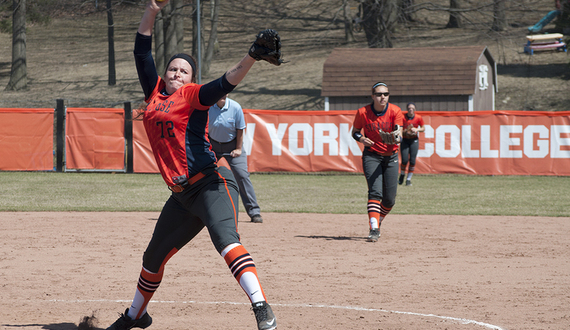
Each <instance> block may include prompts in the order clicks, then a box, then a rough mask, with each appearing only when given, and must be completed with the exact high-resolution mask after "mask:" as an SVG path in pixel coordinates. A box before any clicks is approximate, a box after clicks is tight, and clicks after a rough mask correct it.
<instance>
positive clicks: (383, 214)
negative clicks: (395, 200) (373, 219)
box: [380, 204, 392, 223]
mask: <svg viewBox="0 0 570 330" xmlns="http://www.w3.org/2000/svg"><path fill="white" fill-rule="evenodd" d="M391 210H392V208H391V207H389V208H388V207H386V206H384V205H382V204H380V223H382V220H384V218H385V217H386V216H387V215H388V213H390V211H391Z"/></svg>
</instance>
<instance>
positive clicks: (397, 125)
mask: <svg viewBox="0 0 570 330" xmlns="http://www.w3.org/2000/svg"><path fill="white" fill-rule="evenodd" d="M389 99H390V92H389V91H388V85H386V84H385V83H383V82H378V83H376V84H374V85H373V86H372V103H371V104H369V105H367V106H365V107H362V108H360V109H358V111H357V112H356V115H355V117H354V123H353V127H352V137H353V138H354V139H355V140H356V141H358V142H360V143H362V144H363V145H364V151H363V152H362V168H363V170H364V176H365V177H366V182H367V184H368V207H367V208H368V222H369V229H370V231H369V235H368V241H369V242H377V241H378V238H379V237H380V225H381V224H382V220H384V218H385V217H386V215H388V213H390V210H392V207H393V206H394V204H395V203H396V192H397V190H398V143H399V142H400V140H401V134H402V132H401V130H402V128H401V127H402V124H403V123H404V115H403V114H402V110H401V109H400V108H399V107H398V106H396V105H394V104H391V103H389V102H388V100H389ZM362 133H364V134H362Z"/></svg>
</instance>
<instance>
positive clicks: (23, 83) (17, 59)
mask: <svg viewBox="0 0 570 330" xmlns="http://www.w3.org/2000/svg"><path fill="white" fill-rule="evenodd" d="M12 8H13V14H12V21H13V23H12V69H11V72H10V81H9V82H8V85H7V86H6V90H20V89H24V88H26V87H27V86H28V73H27V72H28V71H27V66H26V0H13V1H12Z"/></svg>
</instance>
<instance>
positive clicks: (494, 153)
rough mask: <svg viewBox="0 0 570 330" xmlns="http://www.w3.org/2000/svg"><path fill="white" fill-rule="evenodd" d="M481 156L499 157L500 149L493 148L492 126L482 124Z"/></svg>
mask: <svg viewBox="0 0 570 330" xmlns="http://www.w3.org/2000/svg"><path fill="white" fill-rule="evenodd" d="M481 158H499V150H491V126H489V125H481Z"/></svg>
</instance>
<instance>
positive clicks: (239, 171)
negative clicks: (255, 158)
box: [208, 95, 263, 223]
mask: <svg viewBox="0 0 570 330" xmlns="http://www.w3.org/2000/svg"><path fill="white" fill-rule="evenodd" d="M208 112H209V114H210V123H209V126H208V131H209V134H210V135H209V136H210V142H211V143H212V150H214V152H215V153H216V157H217V158H218V159H221V158H222V157H223V158H225V159H226V160H227V161H228V163H229V164H230V168H231V169H232V173H233V174H234V177H235V178H236V181H237V183H238V186H239V195H240V197H241V200H242V202H243V206H244V208H245V211H246V212H247V215H249V218H250V219H251V222H256V223H261V222H263V218H262V217H261V215H260V213H261V209H260V208H259V204H257V197H256V196H255V190H253V184H252V183H251V180H250V178H249V172H248V171H247V153H246V152H245V150H243V133H244V129H245V119H244V117H243V109H242V108H241V105H240V104H239V103H237V102H236V101H234V100H232V99H230V98H228V97H227V95H224V96H223V97H222V98H221V99H220V100H219V101H218V102H216V104H214V105H213V106H211V107H210V110H209V111H208Z"/></svg>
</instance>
